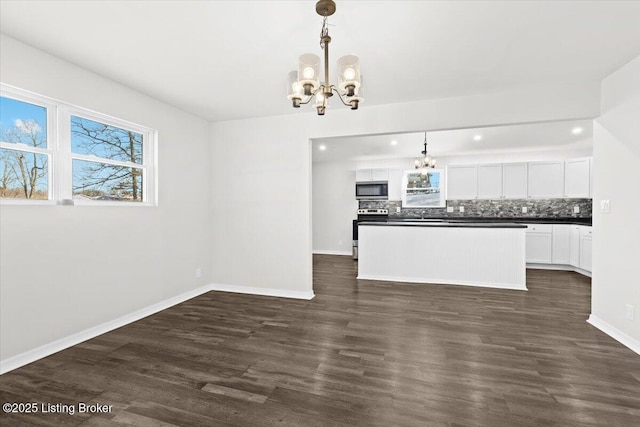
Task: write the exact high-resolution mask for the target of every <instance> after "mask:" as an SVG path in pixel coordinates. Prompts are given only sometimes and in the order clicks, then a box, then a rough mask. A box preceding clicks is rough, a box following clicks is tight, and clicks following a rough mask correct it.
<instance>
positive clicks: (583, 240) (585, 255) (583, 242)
mask: <svg viewBox="0 0 640 427" xmlns="http://www.w3.org/2000/svg"><path fill="white" fill-rule="evenodd" d="M591 243H592V240H591V227H586V226H582V227H580V268H581V269H583V270H587V271H588V272H591Z"/></svg>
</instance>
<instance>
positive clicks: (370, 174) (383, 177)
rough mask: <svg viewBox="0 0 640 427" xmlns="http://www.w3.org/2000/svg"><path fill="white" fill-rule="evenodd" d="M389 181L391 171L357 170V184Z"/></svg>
mask: <svg viewBox="0 0 640 427" xmlns="http://www.w3.org/2000/svg"><path fill="white" fill-rule="evenodd" d="M388 180H389V169H356V182H366V181H388Z"/></svg>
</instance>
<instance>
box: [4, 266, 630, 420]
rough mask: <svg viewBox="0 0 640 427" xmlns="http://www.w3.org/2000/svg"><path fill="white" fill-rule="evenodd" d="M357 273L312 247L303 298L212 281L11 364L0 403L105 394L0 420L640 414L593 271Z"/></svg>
mask: <svg viewBox="0 0 640 427" xmlns="http://www.w3.org/2000/svg"><path fill="white" fill-rule="evenodd" d="M355 273H356V267H355V263H354V261H353V260H351V259H350V258H349V257H344V256H315V257H314V290H315V292H316V297H315V298H314V299H313V300H312V301H300V300H289V299H280V298H270V297H259V296H250V295H239V294H230V293H220V292H210V293H208V294H206V295H202V296H200V297H197V298H194V299H192V300H189V301H187V302H185V303H183V304H180V305H178V306H175V307H172V308H170V309H168V310H165V311H163V312H161V313H159V314H156V315H154V316H150V317H148V318H145V319H143V320H141V321H139V322H136V323H133V324H131V325H128V326H126V327H123V328H120V329H118V330H116V331H113V332H110V333H108V334H105V335H102V336H100V337H98V338H95V339H92V340H90V341H87V342H85V343H83V344H80V345H77V346H75V347H73V348H70V349H68V350H65V351H62V352H60V353H57V354H55V355H53V356H50V357H47V358H46V359H43V360H40V361H38V362H35V363H32V364H30V365H28V366H25V367H23V368H20V369H17V370H15V371H13V372H10V373H7V374H5V375H3V376H2V377H0V397H1V399H0V400H1V401H2V402H3V403H4V402H38V403H39V404H41V403H45V404H46V403H51V404H56V403H61V404H68V405H74V406H75V407H76V408H77V404H78V402H85V403H101V404H106V405H112V407H113V409H112V411H111V412H109V413H103V414H87V413H83V414H78V413H77V412H76V413H75V414H74V415H69V414H65V413H62V414H52V413H49V414H37V415H14V414H11V415H8V414H4V413H3V414H1V415H0V424H2V425H3V426H5V425H6V426H19V425H51V426H61V425H86V426H105V425H138V426H166V425H178V426H197V425H202V426H270V425H285V426H414V425H416V426H451V427H453V426H456V427H461V426H491V427H497V426H508V427H514V426H576V427H577V426H581V427H584V426H607V427H617V426H639V425H640V356H638V355H637V354H635V353H633V352H632V351H631V350H629V349H627V348H625V347H623V346H622V345H621V344H619V343H617V342H616V341H614V340H613V339H611V338H609V337H608V336H606V335H605V334H603V333H602V332H600V331H598V330H596V329H595V328H593V327H592V326H590V325H589V324H587V323H586V319H587V317H588V314H589V311H590V302H589V301H590V280H589V279H588V278H585V277H583V276H581V275H579V274H576V273H570V272H554V271H544V270H528V271H527V286H528V287H529V291H528V292H523V291H509V290H497V289H488V288H473V287H466V286H444V285H416V284H400V283H390V282H375V281H357V280H355ZM283 274H286V271H285V269H284V268H283Z"/></svg>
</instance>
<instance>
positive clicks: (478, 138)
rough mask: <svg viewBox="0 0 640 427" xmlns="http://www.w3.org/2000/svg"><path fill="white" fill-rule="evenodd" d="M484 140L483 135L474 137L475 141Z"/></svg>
mask: <svg viewBox="0 0 640 427" xmlns="http://www.w3.org/2000/svg"><path fill="white" fill-rule="evenodd" d="M481 139H482V135H473V140H474V141H480V140H481Z"/></svg>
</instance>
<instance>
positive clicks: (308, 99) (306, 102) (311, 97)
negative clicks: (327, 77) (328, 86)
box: [300, 85, 323, 105]
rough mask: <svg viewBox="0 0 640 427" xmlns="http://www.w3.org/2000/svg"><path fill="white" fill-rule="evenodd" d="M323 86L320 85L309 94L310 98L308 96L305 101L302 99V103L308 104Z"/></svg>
mask: <svg viewBox="0 0 640 427" xmlns="http://www.w3.org/2000/svg"><path fill="white" fill-rule="evenodd" d="M322 88H323V85H320V86H318V89H316V90H315V91H314V92H313V93H312V94H311V95H309V98H307V100H306V101H305V102H302V101H300V105H307V104H308V103H310V102H311V100H312V99H313V97H314V96H316V95H317V94H318V92H320V89H322Z"/></svg>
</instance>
